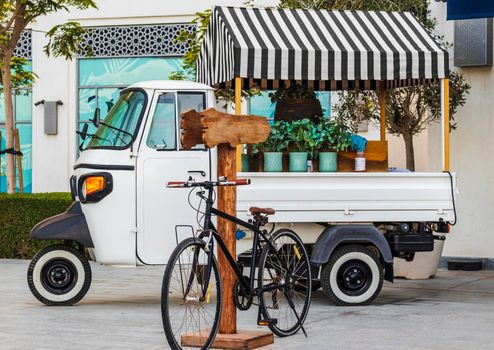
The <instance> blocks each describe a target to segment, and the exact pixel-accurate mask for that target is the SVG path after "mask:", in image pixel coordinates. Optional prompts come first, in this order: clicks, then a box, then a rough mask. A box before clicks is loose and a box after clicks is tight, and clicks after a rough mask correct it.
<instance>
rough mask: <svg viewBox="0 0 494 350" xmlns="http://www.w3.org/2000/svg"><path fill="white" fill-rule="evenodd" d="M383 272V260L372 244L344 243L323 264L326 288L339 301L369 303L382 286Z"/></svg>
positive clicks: (330, 297) (335, 302) (328, 294)
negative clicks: (370, 246)
mask: <svg viewBox="0 0 494 350" xmlns="http://www.w3.org/2000/svg"><path fill="white" fill-rule="evenodd" d="M383 272H384V268H383V265H382V263H381V261H380V260H379V258H378V257H377V256H376V255H375V254H374V253H373V252H372V250H370V249H369V248H367V247H365V246H360V245H348V246H343V247H341V248H339V249H337V250H336V251H335V252H334V253H333V254H332V255H331V258H330V259H329V261H328V262H327V264H325V265H324V266H323V268H322V271H321V283H322V289H323V292H324V294H326V295H327V296H328V298H329V299H330V300H331V301H332V302H333V303H334V304H336V305H340V306H345V305H367V304H370V303H371V302H372V301H373V300H374V299H375V298H376V297H377V296H378V295H379V292H380V291H381V289H382V286H383V280H384V273H383Z"/></svg>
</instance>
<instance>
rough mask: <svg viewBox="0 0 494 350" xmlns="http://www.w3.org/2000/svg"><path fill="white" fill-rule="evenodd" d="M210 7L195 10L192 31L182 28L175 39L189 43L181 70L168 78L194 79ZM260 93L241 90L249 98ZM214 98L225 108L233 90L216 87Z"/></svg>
mask: <svg viewBox="0 0 494 350" xmlns="http://www.w3.org/2000/svg"><path fill="white" fill-rule="evenodd" d="M244 5H245V6H252V2H250V1H247V2H246V3H244ZM211 13H212V10H211V9H207V10H205V11H203V12H197V13H196V16H195V17H194V19H193V20H192V21H191V23H193V24H195V25H196V29H195V31H193V32H189V31H187V30H182V31H181V32H180V33H179V35H178V36H177V38H176V39H175V40H176V41H177V42H178V43H181V44H187V45H189V50H188V51H187V52H186V53H185V54H184V56H183V57H182V60H183V61H182V70H181V71H175V72H172V73H171V74H170V75H169V76H168V79H171V80H187V79H194V77H195V76H196V72H197V67H196V61H197V58H198V57H199V54H200V52H201V46H202V42H203V41H204V38H205V36H206V33H207V29H208V25H209V20H210V18H211ZM260 93H261V91H260V90H259V89H255V88H253V89H249V90H242V98H249V97H252V96H257V95H259V94H260ZM215 95H216V100H217V101H218V102H223V103H224V105H223V108H226V107H227V106H228V105H229V104H233V103H234V101H235V91H234V90H233V89H216V90H215Z"/></svg>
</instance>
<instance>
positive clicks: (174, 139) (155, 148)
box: [72, 81, 215, 265]
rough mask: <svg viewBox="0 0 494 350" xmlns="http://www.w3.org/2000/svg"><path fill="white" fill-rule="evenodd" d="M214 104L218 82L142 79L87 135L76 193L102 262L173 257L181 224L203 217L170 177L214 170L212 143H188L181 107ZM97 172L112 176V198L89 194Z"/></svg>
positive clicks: (160, 260)
mask: <svg viewBox="0 0 494 350" xmlns="http://www.w3.org/2000/svg"><path fill="white" fill-rule="evenodd" d="M214 105H215V98H214V91H213V89H212V88H211V87H209V86H206V85H203V84H198V83H193V82H186V81H149V82H141V83H139V84H134V85H132V86H130V87H128V88H127V89H125V90H123V91H122V93H121V94H120V98H119V99H118V100H117V101H116V103H115V105H114V106H113V108H112V109H111V110H110V112H109V113H108V115H107V116H106V118H105V120H104V121H102V122H101V123H100V125H99V127H98V129H97V131H96V132H95V134H94V135H88V136H87V137H86V140H85V141H84V142H83V144H82V145H81V150H82V152H81V155H80V157H79V159H78V160H77V162H76V164H75V165H74V175H73V180H72V183H73V186H72V193H73V195H74V196H75V198H76V199H77V200H79V201H80V202H81V207H82V212H83V213H84V215H85V217H86V221H87V223H88V228H89V232H91V238H92V241H93V243H94V247H95V248H94V250H93V252H94V255H95V258H96V260H97V261H100V262H101V263H104V264H110V265H136V264H150V265H152V264H165V263H166V261H167V258H168V256H169V255H170V254H171V252H172V250H173V248H174V246H175V244H170V242H175V240H176V237H175V225H176V223H177V222H182V223H190V222H195V212H194V211H193V210H192V209H191V208H190V206H189V204H188V202H187V198H186V197H185V196H184V193H182V191H181V190H179V191H177V190H170V189H167V188H166V186H165V184H166V182H167V181H169V180H176V179H177V178H178V179H183V178H185V179H186V178H188V177H189V176H193V177H194V178H197V179H202V178H204V179H205V178H209V177H210V175H211V163H210V158H211V154H210V151H209V150H207V149H206V148H205V147H204V146H197V147H195V148H194V149H192V150H184V149H182V148H181V147H180V141H179V140H180V113H181V112H183V111H185V110H188V109H195V110H199V111H200V110H203V109H205V108H208V107H212V106H214ZM94 175H104V176H106V177H107V179H108V180H107V181H108V182H110V184H109V186H110V187H111V190H110V191H107V192H105V193H104V196H105V197H106V198H104V200H103V198H102V196H99V197H98V198H97V200H96V201H95V200H94V199H92V197H91V196H85V195H84V191H85V190H86V191H87V187H86V186H85V184H86V180H85V179H88V178H90V177H91V176H94ZM193 197H195V196H193ZM191 200H195V198H191ZM167 203H168V204H167ZM108 223H111V224H110V225H109V224H108ZM189 231H190V229H189ZM179 239H180V238H179Z"/></svg>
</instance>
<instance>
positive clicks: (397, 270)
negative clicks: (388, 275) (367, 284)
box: [394, 240, 444, 280]
mask: <svg viewBox="0 0 494 350" xmlns="http://www.w3.org/2000/svg"><path fill="white" fill-rule="evenodd" d="M443 247H444V241H439V240H435V241H434V250H433V251H432V252H418V253H415V258H414V259H413V261H410V262H408V261H406V260H404V259H399V258H395V259H394V276H395V277H401V278H406V279H409V280H425V279H428V278H431V277H434V275H435V274H436V272H437V268H438V267H439V261H440V260H441V255H442V253H443Z"/></svg>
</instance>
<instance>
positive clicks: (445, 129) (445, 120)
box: [440, 78, 450, 171]
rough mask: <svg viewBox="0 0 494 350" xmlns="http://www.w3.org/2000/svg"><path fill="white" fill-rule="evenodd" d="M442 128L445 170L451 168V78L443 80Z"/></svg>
mask: <svg viewBox="0 0 494 350" xmlns="http://www.w3.org/2000/svg"><path fill="white" fill-rule="evenodd" d="M440 84H441V130H442V137H441V141H442V147H441V148H442V163H443V171H449V170H450V141H449V79H448V78H444V79H442V80H441V83H440Z"/></svg>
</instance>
